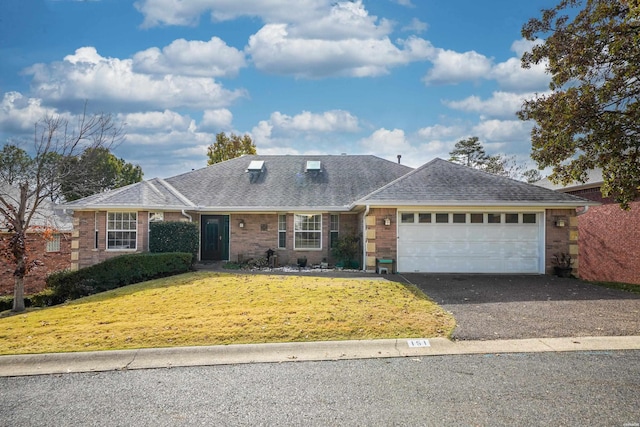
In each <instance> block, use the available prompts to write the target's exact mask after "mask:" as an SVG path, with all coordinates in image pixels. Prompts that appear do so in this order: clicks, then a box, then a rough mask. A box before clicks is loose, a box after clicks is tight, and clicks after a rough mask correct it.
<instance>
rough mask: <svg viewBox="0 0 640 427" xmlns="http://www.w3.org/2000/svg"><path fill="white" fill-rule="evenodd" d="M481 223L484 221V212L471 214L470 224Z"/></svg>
mask: <svg viewBox="0 0 640 427" xmlns="http://www.w3.org/2000/svg"><path fill="white" fill-rule="evenodd" d="M483 223H484V214H481V213H472V214H471V224H483Z"/></svg>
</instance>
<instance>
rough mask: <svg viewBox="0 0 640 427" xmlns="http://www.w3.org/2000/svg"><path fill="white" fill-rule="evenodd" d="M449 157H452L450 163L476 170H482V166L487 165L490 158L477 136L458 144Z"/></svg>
mask: <svg viewBox="0 0 640 427" xmlns="http://www.w3.org/2000/svg"><path fill="white" fill-rule="evenodd" d="M449 155H450V156H451V158H450V159H449V161H450V162H454V163H458V164H461V165H464V166H469V167H472V168H475V169H480V168H481V166H483V165H485V164H486V163H487V161H488V159H489V156H487V153H485V151H484V147H483V146H482V143H480V141H479V139H478V137H477V136H472V137H470V138H467V139H462V140H460V141H458V142H456V145H455V147H454V149H453V151H451V152H450V153H449Z"/></svg>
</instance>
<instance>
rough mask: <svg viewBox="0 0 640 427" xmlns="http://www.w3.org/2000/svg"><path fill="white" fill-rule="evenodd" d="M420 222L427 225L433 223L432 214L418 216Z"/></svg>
mask: <svg viewBox="0 0 640 427" xmlns="http://www.w3.org/2000/svg"><path fill="white" fill-rule="evenodd" d="M418 222H419V223H421V224H426V223H429V222H431V214H430V213H421V214H418Z"/></svg>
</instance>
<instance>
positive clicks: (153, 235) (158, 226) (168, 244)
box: [149, 221, 200, 262]
mask: <svg viewBox="0 0 640 427" xmlns="http://www.w3.org/2000/svg"><path fill="white" fill-rule="evenodd" d="M199 239H200V234H199V231H198V225H197V224H196V223H194V222H175V221H174V222H172V221H168V222H152V223H150V224H149V252H152V253H165V252H188V253H190V254H193V258H192V262H195V260H196V258H197V254H198V245H199Z"/></svg>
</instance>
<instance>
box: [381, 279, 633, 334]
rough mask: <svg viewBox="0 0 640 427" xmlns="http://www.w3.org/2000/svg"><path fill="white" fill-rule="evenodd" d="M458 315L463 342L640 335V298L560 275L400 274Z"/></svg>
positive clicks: (458, 329)
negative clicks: (559, 276)
mask: <svg viewBox="0 0 640 427" xmlns="http://www.w3.org/2000/svg"><path fill="white" fill-rule="evenodd" d="M392 277H393V278H394V279H395V280H398V281H406V282H408V283H412V284H414V285H416V286H418V288H420V289H421V290H422V291H423V292H424V293H425V294H426V295H427V296H429V297H430V298H431V299H432V300H434V301H435V302H437V303H438V304H440V305H441V306H442V307H443V308H444V309H445V310H448V311H449V312H451V313H452V314H453V316H454V317H455V319H456V321H457V327H456V329H455V331H454V334H453V338H454V339H458V340H491V339H518V338H549V337H581V336H624V335H640V295H638V294H633V293H630V292H623V291H618V290H614V289H607V288H603V287H600V286H595V285H591V284H588V283H585V282H582V281H580V280H577V279H560V278H557V277H555V276H526V275H523V276H502V275H496V276H493V275H457V274H439V275H433V274H417V273H414V274H398V275H393V276H390V278H392Z"/></svg>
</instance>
